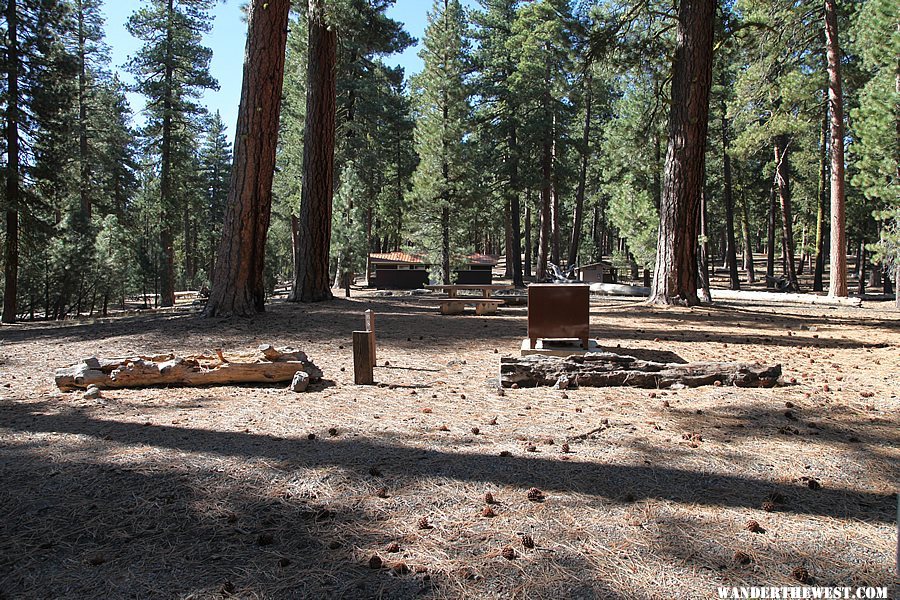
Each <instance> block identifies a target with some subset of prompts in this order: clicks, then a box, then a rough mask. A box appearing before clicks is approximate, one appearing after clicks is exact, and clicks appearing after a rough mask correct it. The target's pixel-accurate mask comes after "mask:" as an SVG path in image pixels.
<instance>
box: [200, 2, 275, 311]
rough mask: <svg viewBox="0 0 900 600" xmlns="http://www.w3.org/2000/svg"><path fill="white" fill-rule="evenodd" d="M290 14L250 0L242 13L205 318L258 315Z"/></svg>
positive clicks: (262, 293) (261, 305) (262, 303)
mask: <svg viewBox="0 0 900 600" xmlns="http://www.w3.org/2000/svg"><path fill="white" fill-rule="evenodd" d="M290 8H291V3H290V0H265V1H264V0H253V2H251V4H250V6H249V8H248V11H247V15H248V24H247V47H246V51H245V54H244V80H243V85H242V86H241V104H240V109H239V111H238V123H237V131H236V134H235V147H234V167H233V169H232V173H231V184H230V186H229V189H228V204H227V205H226V208H225V224H224V226H223V228H222V240H221V242H220V243H219V251H218V255H217V258H216V267H215V272H214V275H213V286H212V290H211V292H210V297H209V301H208V302H207V304H206V309H205V310H204V311H203V315H204V316H207V317H212V316H229V315H237V316H245V317H246V316H251V315H253V314H255V313H259V312H263V311H264V310H265V282H264V280H263V272H264V265H265V249H266V234H267V233H268V229H269V215H270V212H271V206H272V178H273V176H274V174H275V148H276V145H277V142H278V118H279V115H280V112H281V90H282V83H283V80H284V55H285V47H286V44H287V25H288V15H289V13H290Z"/></svg>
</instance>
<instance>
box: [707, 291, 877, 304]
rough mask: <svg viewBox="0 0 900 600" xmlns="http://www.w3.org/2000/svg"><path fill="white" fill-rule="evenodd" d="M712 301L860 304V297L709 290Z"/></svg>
mask: <svg viewBox="0 0 900 600" xmlns="http://www.w3.org/2000/svg"><path fill="white" fill-rule="evenodd" d="M710 294H712V299H713V302H715V301H716V300H746V301H748V302H773V303H775V304H781V303H784V304H813V305H821V306H853V307H856V308H859V307H860V306H862V298H859V297H856V296H854V297H853V298H840V297H835V296H819V295H818V294H795V293H782V292H757V291H753V290H717V289H713V290H710Z"/></svg>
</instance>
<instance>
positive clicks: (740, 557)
mask: <svg viewBox="0 0 900 600" xmlns="http://www.w3.org/2000/svg"><path fill="white" fill-rule="evenodd" d="M734 562H736V563H737V564H739V565H748V564H750V556H749V555H748V554H747V553H746V552H741V551H740V550H738V551H737V552H735V553H734Z"/></svg>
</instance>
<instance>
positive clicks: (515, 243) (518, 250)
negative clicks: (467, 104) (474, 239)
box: [506, 121, 525, 287]
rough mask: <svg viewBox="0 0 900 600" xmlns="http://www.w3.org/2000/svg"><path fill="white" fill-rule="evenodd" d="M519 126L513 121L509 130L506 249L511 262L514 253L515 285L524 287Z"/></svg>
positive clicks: (507, 260)
mask: <svg viewBox="0 0 900 600" xmlns="http://www.w3.org/2000/svg"><path fill="white" fill-rule="evenodd" d="M517 135H518V128H517V127H516V122H515V121H513V123H512V126H511V127H510V130H509V152H510V158H509V187H510V188H511V196H510V204H509V219H510V221H511V226H512V227H511V229H512V239H511V240H510V242H511V243H512V245H511V246H510V247H509V248H507V249H506V262H507V264H509V261H510V254H512V278H513V285H514V286H516V287H522V286H524V285H525V282H524V280H523V278H522V207H521V206H520V203H519V141H518V138H517Z"/></svg>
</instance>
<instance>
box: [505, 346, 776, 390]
mask: <svg viewBox="0 0 900 600" xmlns="http://www.w3.org/2000/svg"><path fill="white" fill-rule="evenodd" d="M779 377H781V365H764V364H761V363H740V362H721V363H719V362H694V363H687V364H681V363H658V362H651V361H645V360H638V359H636V358H634V357H633V356H623V355H620V354H613V353H610V352H598V353H596V354H587V355H584V356H580V355H574V356H569V357H566V358H561V357H553V356H523V357H521V358H520V357H511V356H510V357H502V358H501V359H500V384H501V385H502V386H503V387H507V388H508V387H512V386H513V384H516V385H518V386H519V387H537V386H552V385H557V384H560V383H561V384H562V385H560V387H563V386H566V385H567V386H570V387H578V386H585V387H607V386H623V385H628V386H633V387H640V388H669V387H673V386H675V387H678V386H683V387H697V386H701V385H715V382H716V381H718V382H719V383H720V384H721V385H734V386H737V387H773V386H775V385H776V384H777V383H778V378H779Z"/></svg>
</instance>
